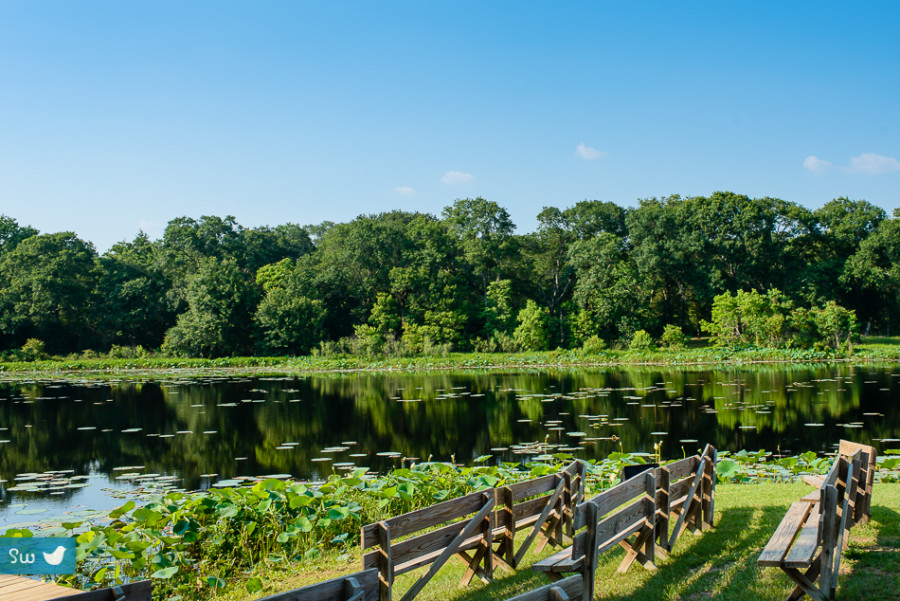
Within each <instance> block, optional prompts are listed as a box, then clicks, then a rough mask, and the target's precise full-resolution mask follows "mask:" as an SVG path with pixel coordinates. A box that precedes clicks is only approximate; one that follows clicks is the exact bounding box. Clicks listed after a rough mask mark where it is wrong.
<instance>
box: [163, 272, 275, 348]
mask: <svg viewBox="0 0 900 601" xmlns="http://www.w3.org/2000/svg"><path fill="white" fill-rule="evenodd" d="M185 297H186V300H187V304H188V310H187V311H185V312H184V313H182V314H180V315H179V316H178V320H177V322H176V324H175V326H173V327H172V328H170V329H169V331H168V332H166V336H165V340H164V341H163V346H162V348H163V350H164V351H166V352H171V353H175V354H178V355H189V356H194V357H219V356H223V355H234V354H248V353H249V352H251V350H252V348H253V337H252V335H253V314H254V313H255V309H256V305H257V302H258V292H257V290H256V288H255V287H254V286H253V285H252V282H250V281H248V277H247V274H246V273H245V272H243V271H242V270H241V269H239V268H238V266H237V263H236V261H235V260H234V259H231V258H225V259H217V258H215V257H208V258H206V259H203V260H202V261H201V263H200V265H199V268H198V269H197V272H196V273H195V274H193V275H192V276H190V277H189V278H188V281H187V287H186V290H185Z"/></svg>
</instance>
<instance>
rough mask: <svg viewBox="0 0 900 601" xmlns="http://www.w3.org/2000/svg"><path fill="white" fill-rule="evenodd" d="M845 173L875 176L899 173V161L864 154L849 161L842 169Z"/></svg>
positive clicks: (873, 154) (877, 155) (870, 153)
mask: <svg viewBox="0 0 900 601" xmlns="http://www.w3.org/2000/svg"><path fill="white" fill-rule="evenodd" d="M844 171H846V172H847V173H866V174H869V175H875V174H878V173H891V172H892V171H900V161H898V160H897V159H895V158H891V157H886V156H882V155H880V154H875V153H874V152H864V153H863V154H861V155H859V156H858V157H853V158H851V159H850V164H849V165H848V166H847V167H845V168H844Z"/></svg>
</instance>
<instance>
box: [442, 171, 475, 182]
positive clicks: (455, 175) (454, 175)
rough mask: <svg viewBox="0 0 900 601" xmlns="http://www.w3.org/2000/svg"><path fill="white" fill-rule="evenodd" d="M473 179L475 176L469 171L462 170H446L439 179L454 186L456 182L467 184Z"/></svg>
mask: <svg viewBox="0 0 900 601" xmlns="http://www.w3.org/2000/svg"><path fill="white" fill-rule="evenodd" d="M473 179H475V176H474V175H472V174H471V173H463V172H462V171H448V172H447V173H445V174H444V177H442V178H441V181H442V182H444V183H445V184H447V185H448V186H455V185H458V184H467V183H469V182H470V181H472V180H473Z"/></svg>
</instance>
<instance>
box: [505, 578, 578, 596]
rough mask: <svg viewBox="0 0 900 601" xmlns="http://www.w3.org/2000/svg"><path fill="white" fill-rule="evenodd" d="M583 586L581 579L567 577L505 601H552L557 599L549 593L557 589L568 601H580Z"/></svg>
mask: <svg viewBox="0 0 900 601" xmlns="http://www.w3.org/2000/svg"><path fill="white" fill-rule="evenodd" d="M583 586H584V583H583V580H582V577H581V576H579V575H577V574H576V575H575V576H569V577H568V578H563V579H562V580H559V581H557V582H553V583H551V584H547V585H544V586H542V587H541V588H538V589H535V590H533V591H528V592H527V593H522V594H521V595H517V596H515V597H511V598H510V599H507V601H553V600H554V599H558V598H559V597H553V596H552V592H551V591H552V589H554V588H557V587H558V588H559V589H560V590H562V591H563V592H564V593H565V594H566V596H567V597H568V598H569V599H573V600H574V599H580V598H581V593H582V589H583Z"/></svg>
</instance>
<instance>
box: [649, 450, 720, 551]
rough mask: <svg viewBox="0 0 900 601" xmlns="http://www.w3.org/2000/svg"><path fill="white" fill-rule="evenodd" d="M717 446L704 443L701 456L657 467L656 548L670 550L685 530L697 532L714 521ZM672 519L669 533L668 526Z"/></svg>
mask: <svg viewBox="0 0 900 601" xmlns="http://www.w3.org/2000/svg"><path fill="white" fill-rule="evenodd" d="M716 457H717V453H716V448H715V447H714V446H712V445H709V444H708V445H706V447H705V448H704V449H703V452H702V453H701V454H700V455H695V456H693V457H687V458H685V459H682V460H680V461H675V462H673V463H669V464H666V465H663V466H662V467H660V468H658V469H657V470H656V477H657V480H656V484H657V493H656V507H657V513H656V539H657V544H658V548H657V551H658V552H660V553H661V554H667V553H671V552H672V548H673V547H674V546H675V541H677V540H678V538H679V537H680V536H681V535H682V534H683V533H684V532H685V531H686V530H688V531H690V532H693V533H694V534H699V533H701V532H703V531H704V530H708V529H709V528H711V527H712V524H713V511H714V509H715V501H716ZM673 520H674V527H673V528H672V531H671V533H670V532H669V526H670V524H671V523H672V521H673Z"/></svg>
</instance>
